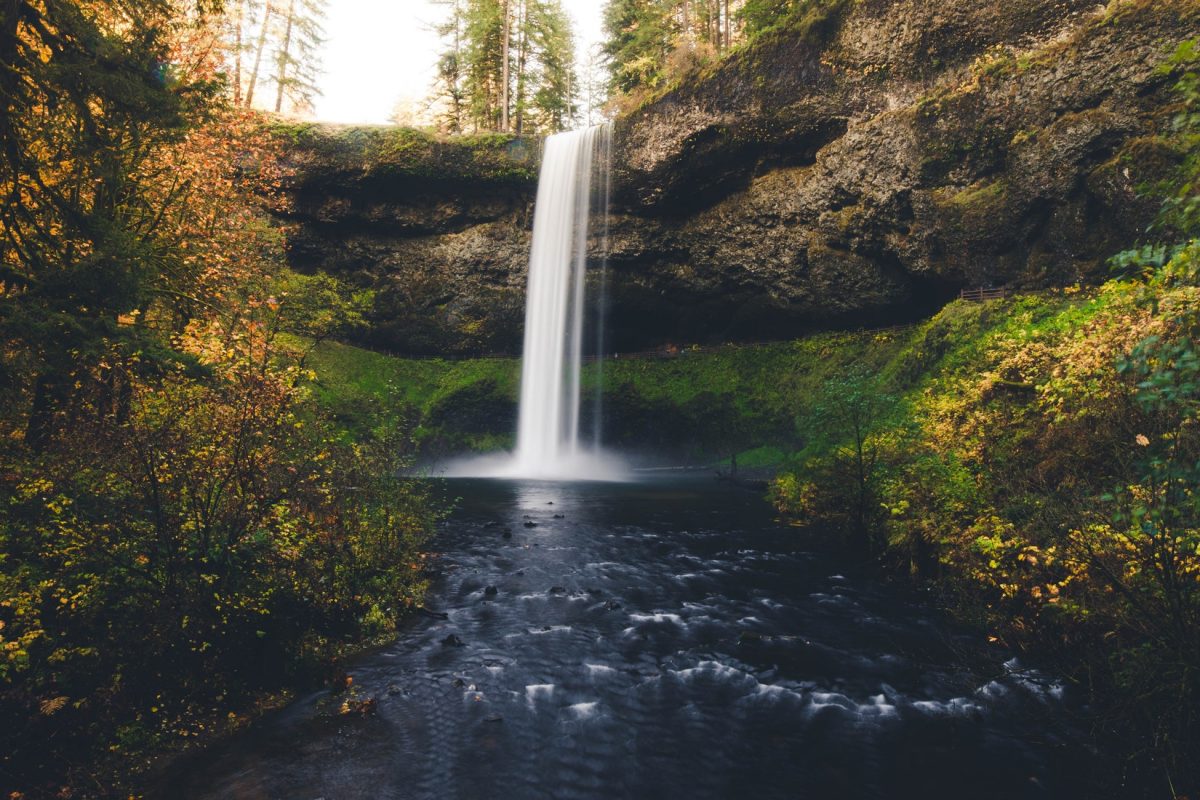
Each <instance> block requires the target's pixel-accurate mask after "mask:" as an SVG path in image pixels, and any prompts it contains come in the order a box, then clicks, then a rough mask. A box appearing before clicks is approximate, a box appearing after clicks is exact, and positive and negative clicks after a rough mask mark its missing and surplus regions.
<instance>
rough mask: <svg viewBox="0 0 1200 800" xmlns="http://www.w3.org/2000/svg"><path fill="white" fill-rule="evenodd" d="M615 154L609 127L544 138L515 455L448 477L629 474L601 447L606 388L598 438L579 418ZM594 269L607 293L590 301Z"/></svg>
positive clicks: (599, 320)
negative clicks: (586, 433)
mask: <svg viewBox="0 0 1200 800" xmlns="http://www.w3.org/2000/svg"><path fill="white" fill-rule="evenodd" d="M611 153H612V127H611V126H609V125H598V126H595V127H592V128H587V129H585V130H579V131H571V132H568V133H559V134H556V135H554V136H550V137H548V138H547V139H546V146H545V150H544V153H543V156H542V170H541V175H540V177H539V179H538V192H537V201H536V204H535V206H534V217H533V245H532V248H531V250H530V254H529V289H528V295H527V298H526V301H525V303H526V305H525V349H524V353H523V356H522V362H521V394H520V406H519V419H518V422H517V446H516V450H515V451H514V452H513V453H512V454H511V455H506V456H503V457H499V458H497V457H486V456H485V457H482V458H476V459H470V460H468V461H463V462H459V463H457V464H454V465H451V467H450V470H449V471H448V473H447V474H449V475H452V476H460V477H466V476H484V477H519V478H536V479H549V480H554V479H559V478H564V479H592V480H619V479H620V478H621V477H622V476H623V474H624V470H623V469H622V468H621V466H620V465H619V463H618V462H617V460H616V459H614V458H613V457H612V456H611V455H606V454H605V453H603V452H602V451H601V449H600V432H601V426H600V407H599V405H600V387H599V386H598V385H597V389H596V393H595V395H594V399H593V402H594V404H595V408H594V409H593V417H594V420H593V427H592V435H591V436H590V438H588V439H586V440H585V439H584V438H583V437H582V436H581V413H580V411H581V406H582V381H581V373H582V367H583V362H584V355H585V352H584V351H585V341H588V340H587V339H586V338H585V337H586V326H585V322H589V323H590V324H591V325H592V326H593V327H594V331H595V332H594V338H593V339H591V340H590V341H592V342H594V343H595V351H594V352H595V354H597V355H599V354H600V353H601V352H602V351H603V338H604V328H603V316H604V298H603V291H604V283H605V279H604V269H605V267H604V258H603V254H604V253H606V251H607V244H608V199H609V186H610V178H609V175H610V170H611ZM590 244H594V245H595V246H594V247H589V245H590ZM595 251H599V252H600V253H601V257H600V258H599V259H598V260H597V261H595V262H593V264H592V265H591V266H592V267H593V269H591V270H589V253H590V252H595ZM589 272H590V273H591V275H592V280H591V282H592V283H593V284H596V287H595V288H598V289H599V293H598V294H599V296H597V297H595V298H591V302H590V303H589V297H588V291H587V287H588V283H589ZM596 369H597V371H599V369H600V363H599V360H597V367H596ZM597 380H599V375H597Z"/></svg>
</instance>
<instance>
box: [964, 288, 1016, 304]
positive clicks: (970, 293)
mask: <svg viewBox="0 0 1200 800" xmlns="http://www.w3.org/2000/svg"><path fill="white" fill-rule="evenodd" d="M1006 297H1008V289H1007V288H1006V287H1004V286H999V287H990V286H980V287H979V288H977V289H963V290H962V291H961V292H959V293H958V299H959V300H966V301H968V302H971V303H985V302H987V301H988V300H1003V299H1004V298H1006Z"/></svg>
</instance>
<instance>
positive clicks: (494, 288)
mask: <svg viewBox="0 0 1200 800" xmlns="http://www.w3.org/2000/svg"><path fill="white" fill-rule="evenodd" d="M1198 31H1200V0H1117V2H1112V3H1109V4H1108V5H1106V6H1098V5H1097V4H1096V3H1095V2H1090V1H1088V2H1085V1H1084V0H1010V2H1005V3H997V2H994V0H857V2H856V1H855V0H827V2H823V3H814V4H813V6H812V7H811V9H810V11H809V13H807V14H806V15H802V16H801V17H800V18H798V19H796V20H794V21H793V22H792V23H790V24H789V25H787V26H785V27H784V28H782V29H780V30H777V31H774V32H772V33H769V34H766V35H764V36H763V37H761V38H760V39H759V40H757V41H756V42H755V43H753V44H752V45H750V46H748V47H746V48H743V49H742V50H741V51H739V52H736V53H734V54H732V55H731V56H729V57H727V58H725V59H723V60H722V61H720V62H719V63H717V64H715V65H712V66H709V67H707V68H705V69H704V70H702V71H700V72H698V73H695V74H693V75H690V76H689V77H688V78H687V79H686V80H684V81H682V82H681V83H680V85H678V86H676V87H674V88H672V89H669V90H667V91H665V92H663V93H662V94H661V95H660V96H658V97H656V98H653V99H651V100H649V101H647V102H646V103H644V104H643V105H642V106H641V107H640V108H638V109H637V110H636V111H633V112H631V113H629V114H627V115H625V116H623V117H621V118H620V119H618V120H617V123H616V140H615V146H614V159H613V166H614V196H613V206H612V218H611V235H610V246H609V259H608V264H609V271H608V285H609V288H610V302H609V309H610V325H609V331H610V332H611V337H610V338H611V346H612V348H613V349H616V350H628V349H640V348H644V347H648V346H654V345H659V344H662V343H664V342H676V343H684V342H712V341H737V340H752V339H778V338H786V337H790V336H794V335H796V334H799V333H802V332H804V331H806V330H812V329H818V328H828V327H839V326H849V327H857V326H868V327H869V326H875V325H886V324H890V323H893V322H899V321H903V320H906V319H911V318H915V317H919V316H923V315H926V314H928V313H930V312H932V311H933V310H935V309H936V308H937V307H939V306H940V305H941V304H943V303H944V302H945V301H946V300H948V299H949V298H951V297H953V296H954V295H955V294H956V293H957V292H958V290H959V289H961V288H964V287H973V286H980V285H1007V286H1013V287H1018V288H1035V287H1040V286H1047V285H1056V284H1058V285H1061V284H1071V283H1075V282H1080V281H1084V282H1087V281H1096V280H1100V279H1102V278H1103V277H1104V276H1105V275H1106V274H1107V266H1106V262H1107V259H1108V257H1109V256H1110V255H1111V254H1112V253H1113V252H1115V251H1117V250H1119V249H1122V248H1124V247H1126V246H1128V245H1129V244H1130V243H1131V242H1133V241H1134V240H1136V239H1137V238H1138V236H1139V235H1141V234H1142V232H1143V231H1144V230H1145V228H1146V226H1147V225H1148V223H1149V222H1150V221H1151V219H1152V217H1153V214H1154V211H1155V209H1156V206H1157V203H1156V201H1154V200H1151V199H1143V198H1142V197H1140V195H1139V192H1138V187H1139V186H1140V185H1142V184H1145V183H1147V182H1149V181H1153V180H1154V179H1156V178H1157V177H1160V176H1161V175H1162V174H1163V173H1164V172H1165V171H1166V170H1169V169H1171V168H1172V165H1173V163H1174V160H1175V158H1176V154H1174V153H1173V152H1172V151H1171V150H1170V148H1168V147H1166V146H1165V145H1164V144H1163V141H1162V140H1161V139H1160V138H1159V136H1158V134H1159V133H1161V132H1162V131H1163V130H1164V128H1165V126H1166V125H1167V124H1168V122H1169V119H1170V116H1171V113H1172V110H1171V102H1172V99H1173V98H1172V97H1171V94H1170V92H1169V89H1168V87H1169V84H1170V81H1169V76H1168V75H1166V74H1165V73H1164V72H1163V70H1162V69H1161V65H1162V64H1163V62H1164V61H1165V60H1166V59H1167V57H1168V56H1169V55H1170V53H1171V52H1172V51H1173V50H1174V48H1175V47H1176V46H1177V45H1178V44H1179V42H1181V41H1182V40H1184V39H1186V38H1189V37H1194V36H1196V35H1197V32H1198ZM389 137H393V138H401V139H403V138H405V137H407V138H408V139H412V140H413V141H416V140H418V139H419V140H420V142H421V144H420V146H408V147H407V149H405V148H396V147H390V146H383V145H380V144H378V143H379V142H381V141H384V140H387V139H388V138H389ZM364 141H375V142H376V143H375V144H374V145H365V144H363V142H364ZM389 148H390V149H389ZM295 149H296V157H295V158H296V163H297V165H298V172H297V178H296V181H295V184H294V187H293V192H294V196H295V198H296V202H295V211H294V212H293V217H294V220H295V221H296V222H298V223H299V230H300V233H299V234H298V235H297V237H295V242H294V246H293V249H292V258H293V262H294V263H295V264H296V266H298V267H299V268H301V269H316V268H319V269H326V270H329V271H333V272H339V273H343V274H346V275H349V276H351V277H352V278H353V279H354V280H356V281H359V282H362V283H368V284H370V285H373V286H375V287H376V288H378V289H379V290H380V291H379V295H378V296H379V304H378V308H377V310H376V314H375V325H374V328H373V330H372V332H371V333H370V335H369V336H370V339H371V343H373V344H376V345H379V346H383V347H386V348H388V349H392V350H397V351H401V352H438V353H470V352H500V351H504V352H514V351H516V350H517V349H519V344H520V338H521V323H522V308H523V297H524V295H523V290H524V279H525V273H524V271H525V265H526V259H527V254H528V247H529V239H530V225H531V223H532V203H533V197H534V192H535V183H536V180H535V179H536V175H535V172H536V163H537V152H538V148H537V146H536V142H528V141H521V140H514V139H510V138H501V137H493V138H488V139H482V140H470V141H465V142H451V143H437V142H432V141H431V140H424V139H420V137H417V136H416V135H415V134H411V133H402V132H400V131H398V130H392V131H390V132H389V131H386V130H380V131H376V132H374V133H370V132H369V131H368V132H364V131H363V130H362V129H354V130H351V131H329V130H325V131H324V132H321V133H319V134H318V133H312V134H311V135H309V136H308V137H307V138H303V137H301V138H300V139H299V140H298V142H297V146H296V148H295Z"/></svg>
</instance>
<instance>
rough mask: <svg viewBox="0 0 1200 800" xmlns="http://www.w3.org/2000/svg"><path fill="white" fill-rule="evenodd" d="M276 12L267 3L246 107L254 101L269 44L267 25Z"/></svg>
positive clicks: (259, 33) (247, 92) (255, 52)
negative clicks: (263, 58)
mask: <svg viewBox="0 0 1200 800" xmlns="http://www.w3.org/2000/svg"><path fill="white" fill-rule="evenodd" d="M274 13H275V9H274V8H273V7H272V6H271V4H270V3H267V5H266V8H264V9H263V21H262V27H261V28H260V29H259V31H258V45H257V46H256V47H255V51H254V70H253V71H252V72H251V73H250V85H249V86H247V87H246V108H250V104H251V103H253V102H254V85H255V84H256V83H258V69H259V67H260V66H262V54H263V49H264V48H265V47H266V46H267V26H268V25H269V24H270V22H271V15H272V14H274Z"/></svg>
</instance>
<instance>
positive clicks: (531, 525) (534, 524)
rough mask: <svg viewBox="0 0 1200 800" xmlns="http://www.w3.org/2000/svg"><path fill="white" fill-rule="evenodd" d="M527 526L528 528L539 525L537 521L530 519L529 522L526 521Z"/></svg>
mask: <svg viewBox="0 0 1200 800" xmlns="http://www.w3.org/2000/svg"><path fill="white" fill-rule="evenodd" d="M525 527H526V528H536V527H537V523H536V522H534V521H533V520H530V521H528V522H526V523H525Z"/></svg>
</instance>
